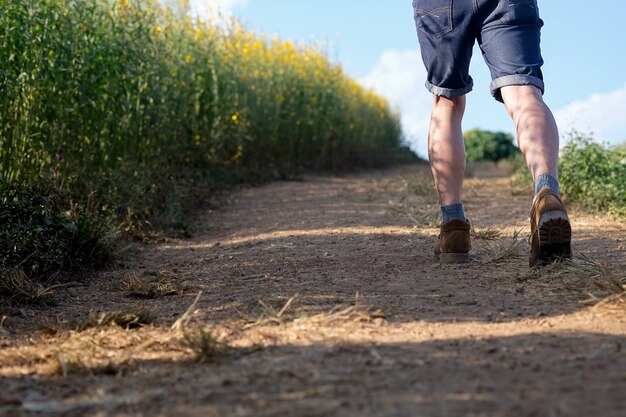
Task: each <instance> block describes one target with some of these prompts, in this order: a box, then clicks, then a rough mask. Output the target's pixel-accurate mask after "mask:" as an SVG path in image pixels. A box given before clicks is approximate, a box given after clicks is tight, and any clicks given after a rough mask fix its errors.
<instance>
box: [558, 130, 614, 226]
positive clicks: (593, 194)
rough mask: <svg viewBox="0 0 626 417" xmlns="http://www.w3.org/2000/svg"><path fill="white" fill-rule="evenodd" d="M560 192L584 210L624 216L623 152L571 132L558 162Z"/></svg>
mask: <svg viewBox="0 0 626 417" xmlns="http://www.w3.org/2000/svg"><path fill="white" fill-rule="evenodd" d="M559 170H560V180H561V190H562V194H563V196H564V197H565V198H566V199H567V200H569V201H575V202H577V203H580V204H582V205H583V206H584V207H586V208H589V209H594V210H602V211H607V212H610V213H613V214H616V215H619V216H626V151H625V150H624V149H623V148H621V149H619V148H615V149H611V148H609V147H607V146H604V145H601V144H599V143H596V142H593V141H592V138H591V137H587V136H584V135H581V134H579V133H573V134H571V135H570V139H569V141H568V143H567V145H565V147H564V149H563V151H562V155H561V159H560V162H559Z"/></svg>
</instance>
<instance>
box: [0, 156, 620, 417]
mask: <svg viewBox="0 0 626 417" xmlns="http://www.w3.org/2000/svg"><path fill="white" fill-rule="evenodd" d="M485 175H487V173H484V172H483V176H485ZM429 181H430V180H429V177H428V176H427V175H426V171H425V168H423V167H413V168H403V169H398V170H393V171H383V172H377V173H371V174H362V175H354V176H347V177H340V178H338V177H320V176H315V177H306V178H305V179H304V180H303V181H301V182H280V183H273V184H269V185H266V186H263V187H258V188H251V189H244V190H241V191H237V192H234V193H232V194H230V195H229V196H228V198H227V199H226V201H224V203H223V204H222V205H221V207H220V208H219V209H218V210H216V211H214V212H210V213H206V215H205V216H203V218H202V219H201V220H202V223H201V224H200V225H199V227H198V232H197V233H196V237H195V238H193V239H191V240H187V241H180V242H174V243H169V244H164V245H159V246H152V247H138V248H133V249H132V250H129V251H128V253H127V255H126V256H125V258H126V260H125V261H124V262H121V263H120V264H119V265H118V266H117V268H115V269H114V270H111V271H107V272H104V273H102V274H99V275H98V276H96V277H93V278H92V279H91V280H89V282H88V284H86V285H84V286H79V287H73V288H69V289H68V290H67V291H68V294H65V295H64V296H63V297H62V298H61V304H60V305H59V306H58V307H54V308H46V309H33V308H19V309H17V308H16V309H12V310H10V311H7V312H3V313H2V314H1V315H6V317H5V319H4V321H3V326H2V328H1V329H0V366H1V368H0V414H1V415H6V416H31V415H32V416H35V415H37V416H39V415H46V416H47V415H55V416H57V415H58V416H77V415H90V416H91V415H95V416H130V415H138V416H141V415H145V416H166V415H167V416H227V415H228V416H251V417H252V416H254V417H258V416H616V417H617V416H623V415H624V414H623V413H624V410H626V304H625V302H624V300H623V299H622V300H621V301H620V300H619V299H613V300H612V301H610V302H603V303H600V304H599V305H598V304H597V303H596V305H593V304H585V303H584V302H583V301H585V300H588V299H589V297H590V294H594V295H595V296H598V297H599V296H605V295H607V294H608V292H606V291H601V290H599V289H598V288H597V286H595V285H594V283H593V280H592V279H589V278H584V276H585V275H586V276H589V275H590V274H589V273H583V272H584V271H582V270H583V269H584V268H585V266H584V265H583V263H584V262H583V261H578V266H576V265H574V266H570V267H567V268H565V267H561V268H554V269H550V268H548V269H546V270H544V271H543V272H542V273H541V274H531V273H529V271H528V269H527V255H526V252H527V250H528V245H527V243H526V238H527V235H528V227H525V228H524V229H522V231H521V233H520V234H519V236H518V238H517V239H513V238H512V237H511V236H512V235H513V233H515V232H516V231H519V230H520V229H521V228H522V227H523V226H526V224H527V218H528V210H529V204H530V201H529V197H528V196H516V197H513V196H511V191H510V184H509V182H508V180H507V179H506V178H501V177H496V178H474V179H470V180H468V182H467V186H468V191H467V198H466V199H467V210H468V212H469V214H470V216H471V218H472V220H473V222H474V225H475V226H477V228H478V229H477V234H476V236H475V237H474V239H473V246H474V252H473V257H474V259H473V261H472V262H471V263H470V264H469V265H465V266H446V267H441V266H439V265H437V264H434V263H433V262H432V247H433V245H434V243H435V241H436V234H437V230H436V228H435V227H434V224H435V223H436V221H437V219H436V213H437V206H436V204H435V200H434V197H433V195H432V191H431V190H430V188H431V187H430V186H429ZM572 217H573V220H574V225H575V239H576V243H575V250H576V252H577V253H579V254H585V255H587V256H588V257H590V258H591V259H593V260H595V261H601V262H606V263H607V264H609V265H610V266H611V268H613V271H614V272H615V273H621V274H623V271H624V268H625V267H626V252H625V246H626V225H624V224H622V225H620V226H619V227H618V228H615V225H614V223H613V224H611V223H609V219H607V218H604V217H601V216H600V217H593V216H589V215H583V214H580V213H575V212H574V213H573V215H572ZM479 236H481V237H490V238H494V239H495V240H485V239H480V238H479ZM568 268H569V269H568ZM581 271H582V272H581ZM600 275H602V274H600ZM150 282H152V284H154V285H152V287H150ZM598 282H600V283H607V282H608V281H607V280H606V277H602V276H600V277H599V278H598ZM156 284H159V285H156ZM142 291H143V292H144V293H146V294H144V298H139V297H138V293H141V292H142ZM150 291H152V292H153V293H156V294H148V293H149V292H150ZM168 292H173V293H175V294H172V295H164V296H162V297H157V298H154V299H150V297H156V296H157V295H159V294H160V293H168ZM200 292H201V295H200V296H199V299H198V302H197V304H195V305H193V304H192V303H193V301H194V299H195V298H196V295H197V294H199V293H200ZM132 293H135V295H132ZM145 297H147V298H145ZM190 306H191V308H190ZM138 307H141V308H142V309H143V312H150V311H151V312H153V313H154V314H155V315H156V317H155V319H156V320H155V322H154V324H153V325H150V326H145V327H140V328H139V329H134V330H123V329H120V328H119V327H116V326H104V325H98V320H100V321H101V322H103V321H106V320H105V318H106V317H105V316H102V315H100V314H99V313H105V312H113V311H116V310H117V311H127V309H129V308H135V309H137V308H138ZM188 309H189V314H184V313H185V311H187V310H188ZM90 312H91V315H89V313H90ZM139 313H141V312H140V311H136V312H135V314H139ZM136 319H137V320H140V321H141V320H144V318H141V317H137V318H136ZM146 320H147V319H146ZM118 321H121V319H120V318H118ZM177 321H178V330H172V329H171V327H172V325H173V324H174V323H175V322H177ZM181 328H182V330H181ZM70 329H75V330H70ZM77 329H80V330H77ZM194 349H195V350H197V351H199V352H200V353H199V354H198V353H194ZM198 358H200V359H204V362H199V361H198Z"/></svg>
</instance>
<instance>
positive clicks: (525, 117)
mask: <svg viewBox="0 0 626 417" xmlns="http://www.w3.org/2000/svg"><path fill="white" fill-rule="evenodd" d="M500 92H501V94H502V100H503V101H504V104H505V106H506V109H507V111H508V112H509V115H510V116H511V118H512V119H513V122H514V123H515V128H516V130H517V143H518V145H519V148H520V150H521V151H522V154H524V158H525V159H526V164H527V165H528V169H529V170H530V173H531V174H532V177H533V180H534V181H536V180H537V179H538V178H539V177H541V176H543V175H550V176H552V177H553V178H554V179H557V178H558V158H559V132H558V130H557V126H556V122H555V121H554V116H553V115H552V112H551V111H550V109H549V108H548V106H546V104H545V103H544V102H543V98H542V96H541V91H540V90H539V89H538V88H536V87H534V86H531V85H513V86H507V87H502V88H501V89H500ZM539 191H541V190H539ZM555 191H556V192H557V193H558V189H557V190H555Z"/></svg>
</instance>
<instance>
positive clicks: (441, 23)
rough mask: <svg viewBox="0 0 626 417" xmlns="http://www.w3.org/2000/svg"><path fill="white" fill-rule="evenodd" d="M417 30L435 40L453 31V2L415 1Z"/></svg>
mask: <svg viewBox="0 0 626 417" xmlns="http://www.w3.org/2000/svg"><path fill="white" fill-rule="evenodd" d="M413 10H414V12H415V24H416V25H417V28H418V29H419V30H420V31H422V32H424V33H427V34H429V35H431V36H433V37H435V38H439V37H441V36H443V35H445V34H446V33H449V32H451V31H452V0H415V1H413Z"/></svg>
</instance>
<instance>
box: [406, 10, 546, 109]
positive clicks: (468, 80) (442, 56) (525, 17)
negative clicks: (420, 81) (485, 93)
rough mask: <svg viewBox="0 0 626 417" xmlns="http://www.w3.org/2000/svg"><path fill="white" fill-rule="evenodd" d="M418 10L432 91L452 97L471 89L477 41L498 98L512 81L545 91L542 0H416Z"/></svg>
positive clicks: (492, 90) (417, 23) (420, 37)
mask: <svg viewBox="0 0 626 417" xmlns="http://www.w3.org/2000/svg"><path fill="white" fill-rule="evenodd" d="M413 9H414V12H415V23H416V26H417V34H418V39H419V43H420V49H421V53H422V59H423V61H424V64H425V65H426V70H427V71H428V76H427V81H426V87H427V88H428V90H429V91H430V92H431V93H433V94H435V95H438V96H444V97H449V98H451V97H458V96H463V95H465V94H467V93H469V92H470V91H472V88H473V85H474V83H473V81H472V77H471V76H470V75H469V66H470V59H471V58H472V49H473V46H474V43H475V42H476V41H477V42H478V45H479V46H480V49H481V51H482V54H483V58H484V59H485V62H486V63H487V66H488V67H489V70H490V71H491V79H492V82H491V86H490V88H491V94H492V95H493V96H494V97H495V98H496V100H498V101H502V95H501V94H500V89H501V88H502V87H505V86H509V85H533V86H535V87H537V88H539V89H540V90H541V92H542V93H543V91H544V83H543V74H542V72H541V66H542V65H543V59H542V57H541V48H540V38H541V27H542V26H543V21H542V20H541V19H540V18H539V9H538V6H537V0H414V1H413Z"/></svg>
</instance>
